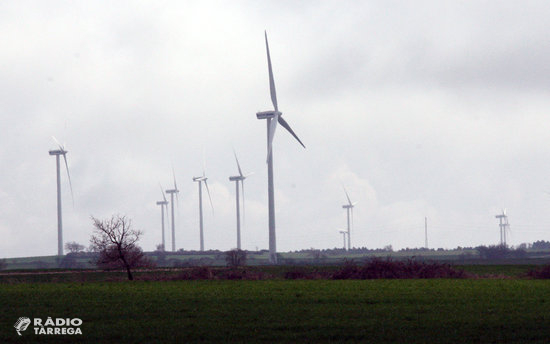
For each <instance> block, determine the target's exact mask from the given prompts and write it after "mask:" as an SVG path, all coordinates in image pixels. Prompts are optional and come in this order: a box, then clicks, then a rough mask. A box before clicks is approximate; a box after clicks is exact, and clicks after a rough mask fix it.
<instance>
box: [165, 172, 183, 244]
mask: <svg viewBox="0 0 550 344" xmlns="http://www.w3.org/2000/svg"><path fill="white" fill-rule="evenodd" d="M172 174H173V176H174V188H173V189H169V190H166V191H165V192H166V193H167V194H169V195H170V207H171V211H172V252H175V251H176V222H175V221H174V194H175V195H176V199H177V197H178V192H180V191H179V190H178V185H177V184H176V174H175V173H174V170H173V169H172Z"/></svg>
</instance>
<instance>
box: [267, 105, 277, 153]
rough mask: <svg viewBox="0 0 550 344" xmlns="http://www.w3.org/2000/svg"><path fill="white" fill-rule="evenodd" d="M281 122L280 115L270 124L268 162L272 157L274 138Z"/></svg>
mask: <svg viewBox="0 0 550 344" xmlns="http://www.w3.org/2000/svg"><path fill="white" fill-rule="evenodd" d="M278 121H279V115H278V114H275V116H274V117H273V118H272V119H271V122H270V123H269V133H268V139H269V141H268V143H267V160H269V157H270V156H271V151H272V149H273V137H275V130H276V129H277V123H278Z"/></svg>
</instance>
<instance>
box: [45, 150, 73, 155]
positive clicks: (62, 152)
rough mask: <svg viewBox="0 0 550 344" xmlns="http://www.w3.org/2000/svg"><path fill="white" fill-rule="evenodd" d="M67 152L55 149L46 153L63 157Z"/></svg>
mask: <svg viewBox="0 0 550 344" xmlns="http://www.w3.org/2000/svg"><path fill="white" fill-rule="evenodd" d="M68 152H69V151H66V150H64V149H56V150H51V151H49V152H48V153H50V155H65V154H67V153H68Z"/></svg>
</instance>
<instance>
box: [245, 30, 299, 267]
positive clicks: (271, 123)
mask: <svg viewBox="0 0 550 344" xmlns="http://www.w3.org/2000/svg"><path fill="white" fill-rule="evenodd" d="M265 49H266V52H267V68H268V72H269V91H270V94H271V102H272V103H273V108H274V110H271V111H262V112H258V113H256V117H257V118H258V119H267V191H268V203H269V261H270V262H271V263H272V264H277V239H276V235H275V193H274V187H273V137H274V136H275V129H277V124H280V125H282V126H283V128H285V129H286V130H288V132H290V134H291V135H292V136H294V138H295V139H296V140H298V142H299V143H300V144H301V145H302V147H304V148H305V146H304V144H303V143H302V141H300V139H299V138H298V136H296V134H295V133H294V131H293V130H292V128H290V125H288V123H287V122H286V121H285V120H284V119H283V117H282V112H280V111H279V107H278V105H277V92H276V90H275V80H274V79H273V70H272V68H271V57H270V55H269V44H268V43H267V32H265Z"/></svg>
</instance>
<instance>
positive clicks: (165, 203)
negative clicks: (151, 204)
mask: <svg viewBox="0 0 550 344" xmlns="http://www.w3.org/2000/svg"><path fill="white" fill-rule="evenodd" d="M167 204H168V201H158V202H157V205H167Z"/></svg>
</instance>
